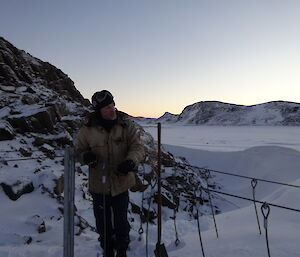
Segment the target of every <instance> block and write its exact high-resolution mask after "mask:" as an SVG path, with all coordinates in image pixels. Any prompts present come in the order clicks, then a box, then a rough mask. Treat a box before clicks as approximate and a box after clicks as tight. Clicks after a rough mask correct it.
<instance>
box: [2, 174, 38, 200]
mask: <svg viewBox="0 0 300 257" xmlns="http://www.w3.org/2000/svg"><path fill="white" fill-rule="evenodd" d="M0 185H1V186H2V188H3V191H4V193H5V194H6V195H7V196H8V197H9V199H11V200H13V201H16V200H18V199H19V198H20V197H21V196H22V195H24V194H28V193H31V192H32V191H33V190H34V187H33V183H32V181H31V180H30V179H28V178H26V177H22V178H20V179H18V180H17V181H16V182H15V183H12V184H9V183H7V182H6V183H5V182H2V183H1V184H0Z"/></svg>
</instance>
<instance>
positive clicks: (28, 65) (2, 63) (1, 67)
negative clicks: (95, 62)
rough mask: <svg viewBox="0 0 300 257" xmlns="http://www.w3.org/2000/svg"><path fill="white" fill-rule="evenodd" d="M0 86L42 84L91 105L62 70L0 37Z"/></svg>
mask: <svg viewBox="0 0 300 257" xmlns="http://www.w3.org/2000/svg"><path fill="white" fill-rule="evenodd" d="M0 84H2V85H5V86H12V85H14V86H16V87H20V86H22V85H24V84H42V85H44V86H46V87H48V88H51V89H52V90H55V91H56V92H58V93H59V94H60V95H65V96H67V97H70V99H73V100H75V101H77V102H80V103H82V104H83V105H89V104H90V103H89V102H88V101H87V100H86V99H84V98H83V97H82V95H81V94H80V92H79V91H78V90H77V89H76V88H75V86H74V82H73V81H72V80H71V79H70V78H69V77H68V76H67V75H66V74H64V73H63V72H62V71H61V70H60V69H57V68H56V67H54V66H53V65H51V64H50V63H48V62H43V61H41V60H39V59H37V58H35V57H32V56H31V55H30V54H28V53H26V52H24V51H22V50H19V49H17V48H16V47H14V46H13V45H12V44H11V43H9V42H8V41H6V40H5V39H4V38H2V37H0Z"/></svg>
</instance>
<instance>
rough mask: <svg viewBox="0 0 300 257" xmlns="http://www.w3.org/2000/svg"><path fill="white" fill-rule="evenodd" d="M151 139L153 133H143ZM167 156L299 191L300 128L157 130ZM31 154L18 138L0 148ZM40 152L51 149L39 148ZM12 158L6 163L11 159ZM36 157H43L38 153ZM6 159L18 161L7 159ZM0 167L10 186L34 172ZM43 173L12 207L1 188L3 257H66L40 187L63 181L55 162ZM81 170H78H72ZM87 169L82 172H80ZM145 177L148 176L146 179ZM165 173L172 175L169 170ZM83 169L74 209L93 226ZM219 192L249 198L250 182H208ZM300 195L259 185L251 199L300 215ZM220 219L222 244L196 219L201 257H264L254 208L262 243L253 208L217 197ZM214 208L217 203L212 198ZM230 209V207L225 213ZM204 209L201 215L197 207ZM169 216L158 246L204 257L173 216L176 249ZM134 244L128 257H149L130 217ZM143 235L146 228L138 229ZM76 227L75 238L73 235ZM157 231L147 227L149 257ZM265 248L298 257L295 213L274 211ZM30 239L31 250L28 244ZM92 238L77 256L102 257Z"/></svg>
mask: <svg viewBox="0 0 300 257" xmlns="http://www.w3.org/2000/svg"><path fill="white" fill-rule="evenodd" d="M144 128H145V130H147V131H148V132H149V133H150V134H152V135H153V136H154V138H156V137H157V136H156V134H157V129H156V127H153V126H152V127H151V126H148V127H147V126H144ZM162 143H163V144H164V148H165V149H166V150H168V151H170V152H172V153H173V154H174V155H175V156H184V157H185V158H186V159H187V160H188V161H189V162H190V164H191V165H197V166H199V167H205V168H209V169H213V170H220V171H228V172H231V173H235V174H240V175H245V176H251V177H257V178H263V179H268V180H272V181H279V182H285V183H290V184H294V185H300V173H299V170H300V130H299V127H217V126H211V127H210V126H179V125H163V126H162ZM26 144H27V145H30V147H32V146H31V142H30V140H28V141H26V142H23V143H22V142H21V139H20V138H18V137H17V138H16V140H15V141H14V144H11V145H10V147H8V146H7V142H0V147H1V149H2V150H11V148H12V149H19V148H20V147H23V148H24V147H25V146H26ZM44 147H45V148H47V149H51V147H49V146H47V145H44ZM8 154H9V155H8ZM35 155H36V156H38V155H41V153H39V152H37V153H35ZM5 156H6V157H7V158H8V157H10V158H13V157H18V156H19V155H17V154H15V155H13V154H12V153H7V155H5ZM15 163H16V162H9V165H8V166H3V165H2V164H1V163H0V180H1V181H0V183H1V182H5V181H9V180H10V177H11V176H14V177H15V178H17V177H28V178H30V179H32V177H31V175H30V174H31V172H32V170H35V169H36V167H37V163H38V162H37V160H27V161H24V162H22V163H20V164H19V165H18V167H15V166H14V165H15ZM39 165H40V166H41V167H43V171H45V172H41V171H38V172H40V173H38V176H36V177H35V180H34V181H33V185H34V187H35V190H34V191H33V192H32V193H30V194H25V195H22V196H21V198H19V199H18V200H17V201H11V200H10V199H9V198H8V197H7V196H6V195H5V194H4V192H3V190H2V187H0V201H1V212H0V220H1V223H0V257H28V256H31V257H57V256H63V219H62V218H61V213H60V211H59V210H58V209H57V205H58V203H57V202H56V200H55V199H52V198H49V196H48V195H47V194H43V193H41V192H42V188H40V187H38V185H40V184H41V183H42V184H44V185H45V187H47V188H52V187H53V179H55V178H56V177H57V176H59V175H60V174H62V172H63V168H64V167H63V165H62V163H60V162H58V161H57V160H49V159H48V160H42V162H41V163H39ZM77 167H78V165H77ZM84 167H85V166H84ZM146 172H147V171H146ZM166 172H170V171H169V170H168V169H167V170H166ZM86 174H87V170H86V167H85V169H84V170H83V173H81V174H80V175H79V177H78V178H77V179H76V191H75V204H76V208H77V209H78V214H80V215H81V216H82V217H84V219H86V220H87V221H88V222H89V223H90V224H92V225H93V224H94V218H93V213H92V206H91V203H90V202H89V201H86V200H83V198H82V190H83V186H82V181H85V180H86V178H87V175H86ZM212 175H213V180H214V181H216V182H217V184H218V185H219V186H220V187H221V188H220V191H223V192H229V193H234V194H237V195H241V196H245V197H248V198H251V197H252V188H251V185H250V181H249V180H246V179H241V178H235V177H231V176H226V175H221V174H212ZM299 190H300V189H299V188H293V187H287V186H281V185H275V184H269V183H263V182H260V181H259V182H258V184H257V189H256V198H257V200H260V201H266V202H269V203H272V204H277V205H282V206H287V207H291V208H296V209H300V202H299ZM221 197H222V198H223V199H224V206H223V204H221V206H219V207H220V209H221V214H218V215H216V217H215V218H216V224H217V228H218V232H219V238H217V237H216V233H215V229H214V223H213V220H212V216H210V215H203V216H201V217H200V227H201V236H202V240H203V246H204V252H205V254H206V257H250V256H251V257H254V256H255V257H263V256H268V254H267V248H266V241H265V231H264V227H263V217H262V214H261V211H260V206H261V205H260V204H257V205H258V212H259V219H260V225H261V229H262V235H260V234H259V231H258V225H257V222H256V215H255V211H254V207H253V203H252V202H250V201H245V200H241V199H235V198H231V197H228V196H221ZM130 198H131V201H132V202H140V201H141V195H140V194H138V193H132V192H131V193H130ZM213 201H214V198H213ZM228 203H231V205H230V208H229V207H228V206H229V205H228ZM200 208H202V207H200ZM171 212H172V211H171V210H166V209H164V210H163V214H164V215H163V216H164V218H165V219H164V222H163V233H162V242H163V243H164V244H165V246H166V249H167V251H168V255H169V256H170V257H182V256H202V253H201V247H200V242H199V237H198V230H197V222H196V220H189V219H187V217H186V215H183V213H178V215H177V219H176V225H177V230H178V235H179V239H180V244H179V246H177V247H176V246H175V243H174V242H175V238H176V237H175V232H174V221H173V220H172V219H169V218H168V217H169V216H170V214H171ZM130 217H131V218H134V221H132V220H131V221H130V224H131V226H132V230H131V232H130V237H131V240H132V242H131V244H130V248H131V249H130V251H129V252H128V256H129V257H134V256H136V257H141V256H146V235H145V233H143V234H142V236H141V241H139V240H138V238H139V234H138V229H139V227H140V220H139V217H138V215H134V214H131V215H130ZM43 221H44V222H45V226H46V232H45V233H38V231H37V228H38V226H40V224H41V223H42V222H43ZM143 228H144V231H146V226H145V224H144V225H143ZM77 229H78V228H77V227H76V229H75V231H77ZM156 229H157V227H156V225H155V224H150V225H149V246H148V252H149V256H151V257H153V256H154V254H153V250H154V248H155V244H156V239H157V237H156V234H157V230H156ZM268 230H269V243H270V252H271V256H272V257H299V256H300V244H299V231H300V213H299V212H295V211H289V210H285V209H280V208H277V207H272V206H271V211H270V216H269V220H268ZM30 237H31V238H32V243H30V244H28V245H27V244H26V241H28V240H29V239H30ZM97 237H98V236H97V234H96V233H94V232H92V231H89V230H85V231H84V232H83V233H82V234H81V235H80V236H75V256H76V257H86V256H95V257H96V256H97V254H100V255H99V256H101V255H102V252H101V250H100V247H99V244H98V241H97Z"/></svg>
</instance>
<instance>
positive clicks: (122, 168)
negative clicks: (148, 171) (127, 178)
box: [117, 160, 135, 175]
mask: <svg viewBox="0 0 300 257" xmlns="http://www.w3.org/2000/svg"><path fill="white" fill-rule="evenodd" d="M134 167H135V163H134V161H133V160H126V161H124V162H122V163H120V164H119V165H118V168H117V169H118V172H120V173H121V174H124V175H126V174H128V172H129V171H132V170H133V169H134Z"/></svg>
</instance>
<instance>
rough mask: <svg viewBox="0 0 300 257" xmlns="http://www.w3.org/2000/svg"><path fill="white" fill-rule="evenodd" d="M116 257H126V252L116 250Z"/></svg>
mask: <svg viewBox="0 0 300 257" xmlns="http://www.w3.org/2000/svg"><path fill="white" fill-rule="evenodd" d="M116 257H127V254H126V250H124V249H118V250H117V255H116Z"/></svg>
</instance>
